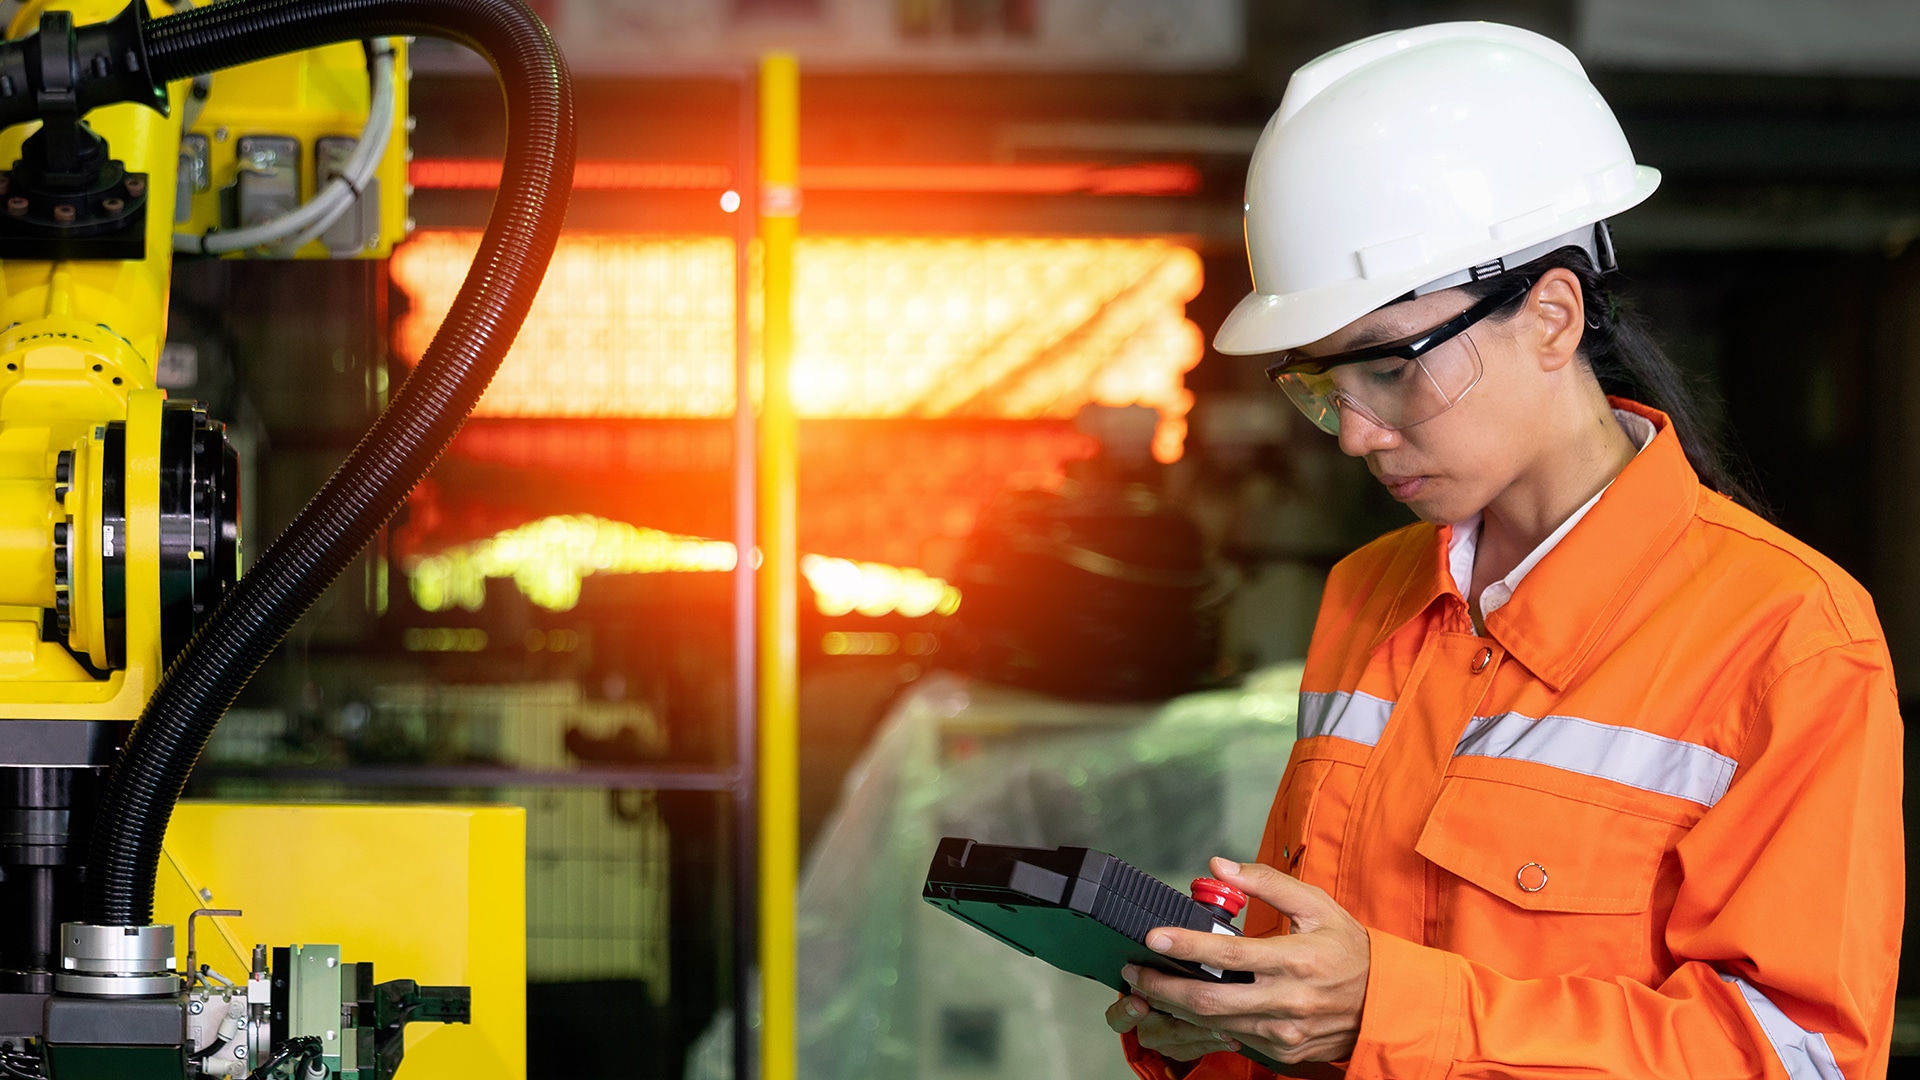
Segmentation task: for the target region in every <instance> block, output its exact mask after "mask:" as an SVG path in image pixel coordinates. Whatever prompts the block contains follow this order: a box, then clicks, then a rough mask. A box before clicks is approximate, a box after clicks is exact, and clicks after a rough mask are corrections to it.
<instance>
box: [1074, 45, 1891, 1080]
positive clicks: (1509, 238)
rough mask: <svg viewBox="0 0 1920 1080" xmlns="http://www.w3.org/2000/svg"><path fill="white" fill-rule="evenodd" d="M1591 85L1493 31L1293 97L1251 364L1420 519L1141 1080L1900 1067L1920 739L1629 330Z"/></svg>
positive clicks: (1274, 146)
mask: <svg viewBox="0 0 1920 1080" xmlns="http://www.w3.org/2000/svg"><path fill="white" fill-rule="evenodd" d="M1658 179H1659V177H1658V174H1657V173H1655V172H1654V171H1653V170H1651V169H1646V168H1644V167H1639V166H1636V165H1635V164H1634V162H1633V159H1632V156H1631V153H1630V151H1628V149H1627V147H1626V143H1625V140H1624V138H1623V137H1621V135H1620V132H1619V128H1618V125H1617V124H1616V123H1615V121H1614V119H1613V116H1612V114H1611V112H1610V111H1608V110H1607V107H1606V104H1605V102H1604V101H1603V100H1601V98H1600V96H1599V95H1598V93H1597V92H1595V91H1594V90H1593V88H1592V86H1591V85H1590V84H1589V83H1588V82H1587V80H1586V77H1585V75H1584V73H1582V72H1581V70H1580V67H1579V64H1578V62H1577V61H1575V60H1574V59H1573V57H1572V56H1571V54H1568V53H1567V52H1566V50H1565V49H1562V48H1560V47H1559V46H1558V45H1555V44H1554V43H1552V42H1551V41H1548V40H1547V39H1544V38H1540V37H1538V36H1537V35H1534V34H1530V33H1527V32H1525V31H1520V30H1514V29H1512V28H1508V27H1500V26H1493V25H1489V24H1447V25H1441V26H1433V27H1423V28H1420V29H1417V30H1412V31H1406V32H1403V33H1400V34H1395V35H1385V36H1383V37H1381V38H1376V39H1369V40H1367V41H1363V42H1358V43H1355V44H1354V45H1351V46H1348V47H1347V48H1345V49H1342V50H1339V51H1336V52H1335V53H1332V54H1329V55H1328V56H1326V57H1322V58H1321V59H1320V60H1316V61H1314V62H1313V63H1312V64H1309V65H1307V66H1306V67H1305V68H1302V69H1301V70H1300V71H1299V72H1298V73H1296V74H1295V76H1294V79H1293V82H1292V83H1291V84H1290V86H1289V88H1288V92H1287V95H1286V98H1285V100H1284V101H1283V103H1282V105H1281V108H1280V111H1279V113H1278V114H1277V115H1276V116H1275V118H1274V121H1273V123H1271V124H1270V125H1269V126H1268V129H1267V132H1266V134H1265V135H1264V136H1263V137H1262V140H1261V143H1260V146H1259V148H1258V150H1257V151H1256V153H1255V158H1254V164H1253V168H1252V170H1251V172H1250V174H1249V177H1248V196H1247V204H1248V206H1247V236H1248V246H1249V254H1250V256H1251V260H1252V263H1253V270H1254V280H1255V292H1254V294H1253V295H1252V296H1249V297H1248V298H1247V300H1246V301H1245V302H1243V303H1242V304H1241V306H1240V307H1239V308H1238V309H1236V311H1235V312H1234V315H1233V316H1232V318H1231V319H1229V321H1228V323H1227V325H1226V326H1225V327H1224V328H1223V329H1222V330H1221V333H1220V338H1219V345H1220V347H1221V349H1222V350H1223V351H1227V352H1239V353H1268V354H1277V355H1275V357H1274V361H1275V362H1274V363H1273V365H1272V367H1271V368H1270V369H1269V374H1271V375H1272V376H1273V378H1274V379H1275V381H1276V382H1278V383H1279V384H1280V385H1281V387H1282V388H1283V389H1284V390H1285V391H1286V392H1287V393H1288V395H1289V396H1290V397H1291V398H1292V399H1293V401H1294V402H1295V403H1296V404H1297V405H1298V406H1299V407H1300V408H1301V409H1302V411H1303V412H1305V413H1306V414H1307V415H1308V417H1309V418H1311V419H1312V420H1313V421H1314V422H1315V423H1316V424H1317V425H1318V426H1320V427H1321V428H1323V429H1324V430H1326V431H1327V432H1329V433H1331V434H1334V435H1336V436H1337V437H1338V439H1339V441H1340V447H1341V449H1342V450H1343V451H1345V452H1346V453H1348V454H1352V455H1354V456H1356V457H1363V458H1365V459H1366V461H1367V464H1368V467H1369V468H1370V469H1371V470H1372V472H1373V474H1374V475H1375V476H1376V477H1377V478H1378V479H1379V480H1380V481H1381V482H1382V483H1383V484H1385V485H1387V488H1388V490H1389V491H1391V492H1392V494H1393V495H1394V497H1395V498H1397V499H1399V500H1400V501H1401V502H1403V503H1405V504H1407V505H1408V506H1409V507H1410V508H1411V509H1412V510H1413V511H1414V512H1415V513H1416V514H1417V515H1418V516H1419V517H1420V519H1421V523H1420V524H1417V525H1413V526H1410V527H1408V528H1405V529H1401V530H1400V531H1398V532H1395V533H1392V534H1389V535H1387V536H1385V537H1382V538H1381V539H1379V540H1377V541H1375V542H1373V543H1372V544H1369V545H1368V546H1366V547H1365V548H1362V549H1361V550H1360V551H1358V552H1356V553H1355V554H1353V555H1352V556H1350V557H1348V558H1347V559H1346V560H1345V561H1343V562H1342V563H1340V565H1339V566H1337V567H1336V568H1335V569H1334V571H1333V573H1332V574H1331V576H1330V577H1329V580H1328V582H1327V588H1326V593H1325V597H1324V599H1323V601H1322V604H1321V608H1320V616H1319V621H1318V623H1317V625H1316V626H1315V629H1314V636H1313V644H1312V647H1311V649H1310V651H1309V655H1308V658H1307V667H1306V672H1305V675H1304V677H1303V679H1302V692H1301V695H1300V697H1301V701H1300V712H1299V741H1298V742H1297V743H1296V744H1295V747H1294V751H1293V756H1292V759H1291V760H1290V761H1289V762H1288V763H1287V769H1286V773H1285V775H1284V777H1283V778H1282V780H1281V784H1280V791H1279V796H1278V798H1277V799H1276V800H1275V802H1274V806H1273V811H1272V814H1271V816H1270V817H1269V818H1268V822H1267V828H1266V836H1265V839H1264V840H1263V841H1262V844H1261V848H1260V854H1259V864H1258V865H1248V866H1239V865H1236V864H1234V863H1231V862H1227V861H1225V860H1215V862H1214V872H1215V873H1216V874H1217V875H1218V876H1220V877H1221V878H1223V879H1225V880H1226V881H1228V882H1229V883H1231V884H1234V885H1237V886H1239V887H1240V888H1242V889H1244V890H1245V891H1246V892H1247V893H1249V894H1251V895H1252V896H1253V897H1254V900H1255V903H1254V904H1253V905H1252V906H1251V908H1250V912H1249V915H1248V917H1247V936H1246V937H1243V938H1233V937H1223V936H1219V935H1208V934H1198V933H1192V932H1188V931H1183V930H1178V929H1172V928H1167V929H1162V930H1157V931H1154V932H1153V933H1152V934H1151V935H1149V942H1148V943H1149V945H1150V946H1151V947H1153V948H1155V949H1157V950H1159V951H1161V952H1164V953H1166V954H1168V955H1170V956H1175V957H1180V958H1184V959H1188V960H1198V961H1201V962H1204V963H1207V964H1211V965H1215V966H1218V967H1222V968H1234V969H1240V970H1245V971H1251V972H1253V973H1254V974H1255V979H1254V981H1253V982H1252V983H1250V984H1240V985H1235V984H1220V985H1215V984H1206V983H1200V982H1195V981H1190V980H1185V979H1180V978H1175V977H1171V976H1167V975H1164V974H1161V973H1159V972H1155V971H1151V970H1144V969H1129V970H1128V971H1127V973H1126V974H1127V978H1128V981H1129V983H1130V984H1131V985H1132V986H1133V987H1134V993H1132V994H1130V995H1128V996H1126V997H1125V998H1123V999H1122V1000H1121V1001H1119V1002H1117V1003H1116V1004H1115V1005H1114V1006H1113V1007H1112V1008H1111V1009H1110V1010H1109V1011H1108V1022H1109V1023H1110V1024H1111V1025H1112V1026H1113V1027H1114V1028H1115V1030H1117V1031H1120V1032H1122V1033H1123V1038H1124V1040H1125V1042H1126V1048H1127V1052H1128V1056H1129V1058H1130V1060H1131V1061H1132V1062H1133V1064H1134V1068H1135V1071H1136V1072H1138V1073H1139V1075H1140V1076H1141V1077H1143V1078H1145V1080H1225V1078H1229V1077H1231V1078H1256V1077H1261V1076H1265V1075H1266V1072H1265V1070H1263V1069H1261V1068H1260V1067H1259V1066H1257V1065H1255V1064H1253V1062H1252V1061H1250V1060H1249V1059H1248V1058H1246V1057H1244V1056H1242V1055H1240V1054H1238V1053H1236V1051H1239V1050H1241V1049H1243V1048H1245V1049H1252V1050H1256V1051H1258V1052H1260V1053H1262V1054H1264V1055H1266V1056H1267V1057H1269V1058H1272V1059H1274V1060H1277V1061H1280V1062H1285V1063H1289V1064H1292V1063H1300V1062H1333V1063H1336V1064H1338V1065H1339V1066H1341V1067H1344V1068H1345V1070H1346V1072H1347V1075H1348V1076H1349V1077H1354V1078H1359V1077H1366V1078H1372V1077H1404V1078H1409V1080H1414V1078H1433V1080H1439V1078H1442V1077H1447V1078H1467V1077H1549V1076H1551V1077H1564V1076H1568V1075H1575V1074H1578V1075H1590V1076H1602V1075H1605V1076H1631V1077H1735V1076H1740V1077H1759V1076H1765V1077H1774V1078H1779V1077H1791V1078H1793V1080H1816V1078H1817V1080H1840V1078H1842V1077H1846V1078H1849V1080H1859V1078H1865V1077H1879V1076H1882V1075H1884V1073H1885V1071H1886V1068H1887V1053H1888V1045H1889V1040H1890V1037H1891V1030H1892V1018H1893V995H1894V984H1895V980H1896V975H1897V969H1898V963H1899V961H1898V956H1899V944H1900V928H1901V919H1902V912H1903V906H1904V868H1903V842H1902V836H1901V817H1900V787H1901V761H1902V752H1901V737H1902V735H1901V721H1900V716H1899V711H1898V704H1897V699H1896V695H1895V690H1894V682H1893V675H1892V670H1891V666H1890V661H1889V657H1888V653H1887V649H1886V645H1885V643H1884V640H1883V637H1882V634H1881V630H1880V626H1879V623H1878V621H1877V619H1876V618H1875V616H1874V612H1873V606H1872V603H1871V601H1870V600H1869V599H1868V597H1867V595H1866V593H1865V592H1864V591H1863V590H1862V589H1861V588H1860V586H1859V585H1857V584H1856V583H1855V582H1854V581H1853V580H1852V579H1850V578H1849V577H1848V576H1847V575H1846V574H1845V573H1844V572H1842V571H1841V570H1840V569H1839V568H1837V567H1836V566H1834V565H1833V564H1832V563H1831V562H1829V561H1828V560H1827V559H1825V558H1823V557H1822V556H1821V555H1819V554H1818V553H1817V552H1814V551H1812V550H1811V549H1809V548H1808V547H1806V546H1805V545H1804V544H1801V543H1799V542H1798V541H1796V540H1794V539H1793V538H1792V537H1790V536H1787V535H1786V534H1785V533H1783V532H1781V531H1780V530H1779V529H1777V528H1775V527H1773V526H1772V525H1770V524H1768V523H1767V522H1766V521H1765V520H1764V519H1762V518H1761V517H1760V516H1758V515H1757V514H1755V513H1754V512H1753V511H1752V510H1751V509H1749V507H1748V504H1749V503H1750V501H1751V500H1750V499H1749V498H1748V497H1747V496H1746V495H1745V493H1744V492H1743V491H1742V490H1741V488H1740V487H1739V485H1738V484H1737V483H1736V482H1735V481H1734V480H1733V479H1731V478H1730V477H1729V476H1728V474H1727V472H1726V470H1725V469H1724V468H1723V466H1722V465H1721V464H1720V462H1719V460H1718V457H1717V456H1716V453H1715V452H1714V449H1713V447H1712V446H1711V444H1710V443H1709V442H1708V441H1707V440H1706V439H1705V438H1704V436H1703V433H1702V431H1701V428H1700V424H1699V420H1698V418H1697V411H1696V409H1695V407H1694V406H1693V405H1692V403H1691V402H1690V401H1689V400H1688V397H1687V393H1686V389H1685V383H1684V381H1683V380H1682V379H1681V377H1680V376H1679V375H1678V373H1677V372H1676V371H1675V369H1674V368H1673V366H1672V364H1671V362H1670V361H1668V360H1667V359H1666V358H1665V357H1664V356H1663V355H1661V353H1660V352H1659V350H1658V349H1657V347H1655V346H1654V345H1653V344H1652V343H1651V341H1650V340H1649V339H1648V338H1647V336H1646V335H1645V333H1644V332H1643V331H1642V330H1641V329H1640V327H1639V324H1638V323H1637V322H1636V320H1635V318H1634V317H1633V316H1632V315H1631V314H1630V313H1627V312H1625V311H1623V310H1622V309H1621V307H1620V304H1619V302H1618V300H1617V299H1616V297H1615V295H1614V293H1613V292H1612V289H1611V288H1610V286H1609V283H1608V281H1607V279H1606V276H1605V275H1606V273H1607V272H1608V271H1610V270H1611V269H1612V266H1613V252H1612V246H1611V242H1610V240H1609V238H1608V233H1607V230H1606V226H1605V223H1604V221H1605V219H1606V218H1607V217H1609V216H1611V215H1613V214H1616V213H1618V212H1620V211H1622V210H1624V209H1626V208H1628V207H1630V206H1632V205H1634V204H1636V203H1638V202H1639V201H1641V200H1642V199H1644V198H1645V197H1646V196H1647V195H1648V194H1651V192H1652V190H1653V188H1654V186H1655V185H1656V184H1657V183H1658Z"/></svg>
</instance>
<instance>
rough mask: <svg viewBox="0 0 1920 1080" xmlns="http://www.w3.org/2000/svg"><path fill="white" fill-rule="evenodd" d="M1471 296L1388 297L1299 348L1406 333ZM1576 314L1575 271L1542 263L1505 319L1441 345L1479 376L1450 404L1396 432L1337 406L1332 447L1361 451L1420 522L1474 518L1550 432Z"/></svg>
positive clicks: (1321, 351)
mask: <svg viewBox="0 0 1920 1080" xmlns="http://www.w3.org/2000/svg"><path fill="white" fill-rule="evenodd" d="M1473 303H1474V300H1473V298H1472V297H1470V296H1468V295H1467V294H1466V293H1464V292H1461V291H1460V290H1458V289H1448V290H1445V291H1443V292H1437V293H1433V294H1431V295H1428V296H1423V297H1420V298H1418V299H1415V300H1409V301H1406V302H1405V303H1400V304H1394V305H1392V306H1390V307H1386V308H1382V309H1380V310H1378V311H1374V312H1371V313H1369V314H1368V315H1366V316H1364V317H1362V318H1360V319H1357V320H1355V321H1354V322H1352V323H1349V324H1348V325H1347V326H1345V327H1343V328H1341V329H1340V330H1338V331H1336V332H1335V333H1333V334H1330V335H1328V336H1327V337H1325V338H1323V339H1321V340H1320V341H1317V342H1315V343H1314V344H1312V345H1309V346H1307V347H1305V348H1303V349H1301V350H1300V352H1301V353H1303V354H1306V355H1328V354H1332V353H1338V352H1346V351H1348V350H1351V349H1356V348H1361V347H1363V346H1365V345H1368V344H1372V343H1376V342H1382V341H1393V340H1396V339H1400V338H1405V337H1408V336H1411V335H1413V334H1417V333H1420V332H1422V331H1425V330H1428V329H1431V328H1432V327H1435V326H1438V325H1440V324H1441V323H1444V322H1446V321H1447V320H1449V319H1451V318H1453V317H1455V316H1457V315H1459V314H1460V313H1461V312H1463V311H1465V310H1466V309H1467V308H1469V307H1471V306H1473ZM1583 316H1584V313H1583V312H1581V311H1580V292H1579V286H1578V279H1576V278H1574V276H1573V275H1572V274H1570V273H1568V272H1567V271H1565V270H1554V271H1550V272H1549V273H1548V274H1546V275H1545V276H1544V277H1542V278H1541V280H1540V281H1539V282H1537V283H1536V284H1535V285H1534V287H1533V289H1532V291H1531V292H1529V293H1528V295H1527V297H1526V300H1525V301H1524V302H1523V305H1522V307H1521V309H1520V311H1519V312H1518V313H1516V314H1515V315H1513V316H1512V317H1511V318H1508V319H1504V320H1501V319H1485V320H1482V321H1481V322H1479V323H1477V324H1475V325H1474V326H1473V327H1472V328H1470V329H1468V330H1467V331H1466V332H1465V333H1463V334H1462V335H1461V338H1464V339H1466V340H1465V341H1459V340H1456V342H1453V343H1449V344H1448V345H1445V346H1442V348H1470V349H1472V350H1474V352H1475V353H1477V354H1478V356H1479V359H1480V363H1481V368H1482V370H1481V374H1480V380H1479V382H1478V383H1476V384H1475V385H1474V386H1473V388H1472V389H1471V390H1469V391H1468V392H1467V393H1466V394H1465V395H1464V396H1463V397H1461V398H1459V399H1458V402H1457V403H1456V404H1455V405H1454V406H1453V407H1452V408H1449V409H1447V410H1446V411H1444V412H1442V413H1440V414H1439V415H1437V416H1434V417H1433V418H1432V419H1430V420H1427V421H1425V422H1424V423H1420V424H1415V425H1413V426H1411V427H1407V428H1404V429H1401V430H1398V431H1395V430H1391V429H1388V428H1384V427H1381V426H1380V425H1378V424H1376V423H1374V422H1373V421H1372V420H1370V419H1368V418H1367V416H1366V415H1364V414H1363V413H1360V412H1358V411H1356V410H1354V409H1351V408H1347V407H1342V408H1341V410H1340V449H1341V450H1342V451H1343V452H1345V453H1347V454H1351V455H1352V456H1354V457H1358V458H1365V459H1366V462H1367V468H1368V469H1369V470H1370V471H1372V473H1373V475H1374V477H1375V478H1377V479H1378V480H1379V481H1380V482H1381V483H1382V484H1385V485H1386V487H1387V490H1388V491H1389V492H1390V493H1392V495H1393V497H1394V498H1396V499H1398V500H1400V501H1401V502H1403V503H1405V504H1407V506H1408V507H1409V508H1410V509H1412V510H1413V512H1414V513H1416V514H1418V515H1419V516H1420V517H1421V518H1422V519H1423V520H1426V521H1430V522H1434V523H1436V524H1447V523H1451V522H1455V521H1463V520H1465V519H1467V518H1469V517H1472V516H1473V515H1474V514H1476V513H1479V512H1480V511H1481V510H1483V509H1485V508H1486V506H1487V505H1488V504H1489V503H1491V502H1493V500H1494V499H1495V497H1497V496H1498V495H1499V494H1500V493H1501V492H1503V491H1505V490H1506V489H1507V488H1508V487H1510V486H1511V485H1512V484H1513V483H1514V482H1515V481H1516V480H1517V479H1519V478H1520V477H1521V476H1522V475H1523V474H1524V473H1525V472H1526V470H1527V469H1528V467H1529V466H1530V465H1531V463H1532V462H1533V460H1534V458H1535V456H1536V450H1537V448H1538V447H1540V446H1541V445H1543V442H1544V441H1545V440H1546V439H1547V438H1549V437H1550V429H1549V419H1550V414H1551V410H1552V409H1553V408H1554V402H1553V400H1552V394H1551V389H1552V387H1551V381H1552V379H1553V378H1554V376H1555V374H1556V373H1557V372H1559V371H1560V370H1562V369H1563V368H1564V367H1565V366H1566V363H1567V362H1568V361H1569V360H1571V359H1572V350H1573V349H1574V348H1577V346H1578V341H1579V334H1578V327H1579V325H1580V321H1581V319H1582V318H1583ZM1569 320H1571V325H1570V326H1569ZM1569 328H1571V329H1572V330H1573V331H1574V332H1573V333H1572V334H1568V333H1566V331H1567V330H1568V329H1569ZM1568 337H1571V339H1572V344H1571V345H1568V344H1567V343H1566V341H1565V339H1566V338H1568ZM1336 370H1338V369H1336Z"/></svg>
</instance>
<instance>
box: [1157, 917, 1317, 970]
mask: <svg viewBox="0 0 1920 1080" xmlns="http://www.w3.org/2000/svg"><path fill="white" fill-rule="evenodd" d="M1300 947H1301V945H1300V943H1299V942H1297V941H1288V940H1287V939H1286V938H1285V937H1274V938H1258V937H1241V936H1240V935H1239V934H1203V933H1201V932H1199V931H1198V930H1182V929H1179V928H1178V927H1173V926H1162V927H1159V928H1158V929H1155V930H1149V931H1148V932H1147V948H1149V949H1152V950H1153V951H1154V952H1157V953H1160V954H1162V955H1164V956H1171V957H1173V958H1174V959H1176V960H1191V961H1193V962H1195V963H1198V964H1205V965H1207V966H1209V967H1216V968H1219V969H1221V970H1222V971H1254V972H1269V973H1276V974H1277V973H1279V972H1280V971H1281V966H1280V965H1282V964H1284V963H1285V962H1286V959H1287V958H1288V956H1289V954H1291V953H1293V952H1295V951H1297V950H1298V949H1299V948H1300Z"/></svg>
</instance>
